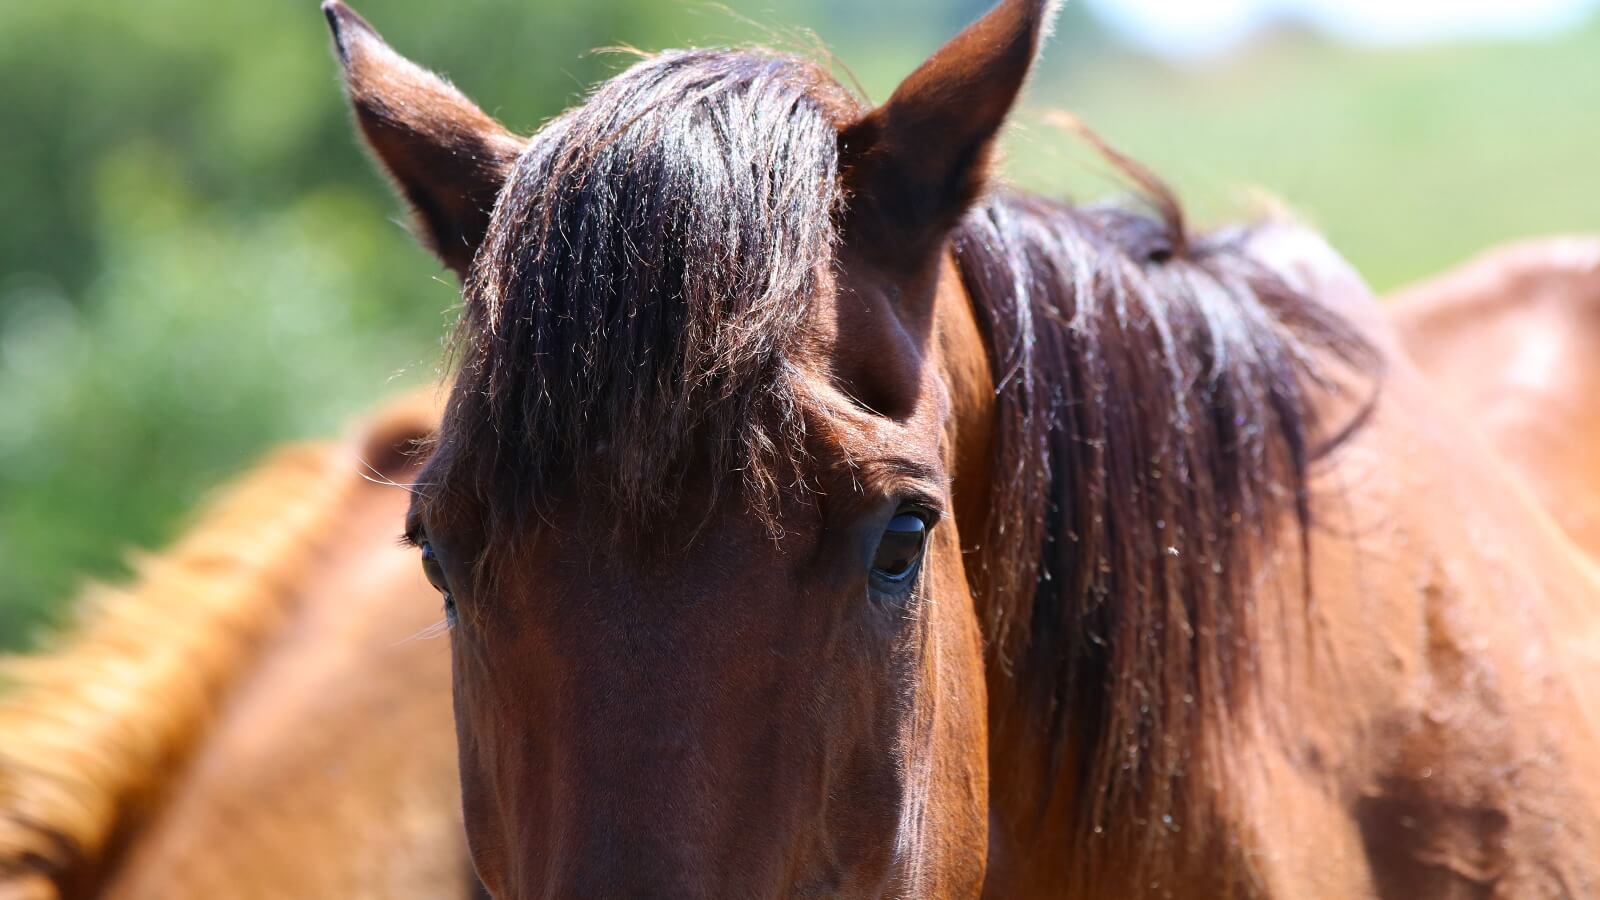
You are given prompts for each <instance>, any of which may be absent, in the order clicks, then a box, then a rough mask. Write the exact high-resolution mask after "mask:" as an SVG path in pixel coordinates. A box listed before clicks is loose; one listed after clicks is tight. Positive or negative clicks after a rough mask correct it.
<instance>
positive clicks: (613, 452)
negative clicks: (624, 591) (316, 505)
mask: <svg viewBox="0 0 1600 900" xmlns="http://www.w3.org/2000/svg"><path fill="white" fill-rule="evenodd" d="M855 109H856V101H855V100H854V99H853V98H852V97H851V96H850V95H849V94H847V93H846V92H845V91H844V89H843V88H841V87H839V86H838V85H837V82H835V81H834V80H833V79H832V78H831V77H830V76H829V75H827V73H825V72H824V71H822V70H821V69H820V68H819V67H818V66H817V65H815V64H813V63H810V62H807V61H803V60H800V59H796V58H791V57H787V56H782V55H776V54H772V53H768V52H758V51H728V50H722V51H711V50H705V51H672V52H667V53H662V54H660V55H658V56H654V57H650V58H647V59H645V60H643V61H642V62H640V63H638V64H636V65H634V66H633V67H631V68H629V69H628V70H627V71H625V72H623V73H622V74H620V75H618V76H617V77H615V78H613V79H612V80H610V81H608V82H606V83H605V84H604V85H603V86H601V87H600V88H599V89H598V90H597V91H596V93H595V94H594V96H593V97H592V98H591V99H590V100H589V102H587V103H586V104H584V105H582V106H580V107H578V108H576V109H574V110H571V111H569V112H568V113H567V114H565V115H563V116H562V117H560V118H558V119H556V120H555V121H553V122H552V123H550V124H549V125H547V126H546V127H545V128H544V129H542V130H541V131H540V133H539V134H538V135H537V136H536V137H535V138H534V139H533V140H532V142H531V143H530V145H529V147H528V148H527V150H525V151H524V152H523V154H522V156H521V158H520V159H519V161H518V163H517V166H516V170H515V172H514V174H513V175H512V177H511V179H510V181H509V183H508V184H507V185H506V187H505V189H504V190H503V192H502V194H501V198H500V201H499V204H498V206H497V208H496V210H495V213H494V215H493V218H492V221H491V224H490V228H489V233H488V236H487V239H486V241H485V244H484V246H483V248H482V250H481V251H480V252H479V254H478V257H477V259H476V262H475V264H474V266H473V269H472V272H471V276H470V278H469V280H468V284H467V288H466V315H465V318H464V320H463V323H462V325H463V327H462V329H461V332H460V334H461V345H460V346H459V348H458V351H457V352H458V353H459V355H460V357H461V371H460V375H459V380H458V382H457V387H456V389H455V392H454V394H453V397H452V400H451V408H450V411H449V413H448V414H447V421H446V427H445V429H444V431H443V445H442V447H441V451H442V452H441V456H442V458H443V462H444V463H445V465H444V466H443V471H439V472H436V474H439V475H440V476H441V477H442V478H443V479H445V480H449V476H450V469H451V468H452V467H453V466H454V465H460V464H462V463H463V462H466V460H463V459H461V458H459V457H457V456H456V454H455V447H454V446H453V445H466V444H470V445H471V447H472V448H473V449H472V453H473V459H472V460H471V464H472V465H473V467H474V472H473V473H472V474H473V476H474V477H471V478H466V479H462V480H463V481H464V482H467V483H475V484H477V485H479V486H481V487H487V488H491V489H492V496H493V497H494V498H495V502H494V503H491V504H489V508H490V509H491V512H492V511H494V510H495V509H497V508H499V507H508V506H509V507H513V508H515V509H521V510H528V509H533V508H536V507H537V506H538V505H539V504H540V503H541V502H543V501H544V500H545V499H547V497H548V495H549V494H550V493H551V492H553V491H555V490H559V489H560V488H561V487H563V486H564V485H567V484H569V483H570V482H571V481H572V480H573V479H575V478H576V477H577V476H578V475H579V472H580V470H581V472H582V474H583V477H584V478H585V486H586V487H587V488H589V489H591V490H592V491H597V492H598V496H597V497H596V499H604V500H608V501H609V502H610V503H611V504H612V506H613V507H614V509H615V511H616V512H618V513H627V512H648V511H650V510H653V509H659V508H661V507H664V506H667V505H669V504H671V503H672V502H674V501H675V500H676V499H677V498H678V497H679V495H680V493H681V491H682V489H683V486H684V483H685V479H686V478H687V477H688V474H689V471H690V468H691V466H692V465H696V466H698V465H703V464H704V462H705V460H706V459H707V456H709V458H710V459H709V461H710V465H709V466H707V467H705V469H704V471H705V473H706V474H707V475H708V476H709V478H710V480H711V483H712V489H713V492H715V491H716V490H717V488H718V486H719V485H720V482H721V480H722V476H723V475H724V474H726V473H739V476H740V480H741V482H742V487H743V488H745V489H746V490H747V491H748V493H749V495H750V496H751V497H753V498H755V499H756V500H758V501H761V500H764V499H771V498H773V497H775V495H776V492H777V477H778V476H777V475H776V472H775V466H776V465H777V464H779V463H780V462H781V461H782V460H783V459H784V458H786V457H787V455H788V451H789V448H790V447H792V446H795V445H796V444H797V443H798V441H797V430H798V429H799V427H800V425H799V421H798V416H797V415H795V413H794V404H793V399H792V393H791V391H790V388H789V382H788V380H787V379H788V373H787V370H786V368H785V351H786V350H787V349H788V348H789V346H790V345H791V344H792V342H793V341H794V340H795V339H796V337H797V335H798V333H799V330H800V329H801V327H802V326H803V324H804V323H806V322H807V321H808V320H809V318H810V314H811V309H812V300H813V298H814V297H816V296H817V295H818V293H819V291H821V290H822V288H823V287H824V284H825V282H826V280H827V279H829V278H831V275H832V273H831V269H830V266H831V264H832V261H833V248H834V242H835V233H834V212H835V207H836V205H837V204H838V202H839V187H838V127H839V125H840V123H841V122H842V121H843V119H844V117H845V116H846V115H847V114H849V113H851V112H852V111H854V110H855ZM463 437H466V438H470V439H469V440H462V438H463ZM591 495H593V494H591ZM505 498H516V500H517V501H518V502H516V503H509V502H507V500H506V499H505ZM618 518H619V521H624V520H626V519H627V518H629V517H627V516H619V517H618Z"/></svg>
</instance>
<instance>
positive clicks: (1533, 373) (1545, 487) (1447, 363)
mask: <svg viewBox="0 0 1600 900" xmlns="http://www.w3.org/2000/svg"><path fill="white" fill-rule="evenodd" d="M1391 309H1392V313H1393V315H1394V317H1395V324H1396V326H1397V327H1398V328H1399V330H1400V334H1401V336H1402V338H1403V339H1404V341H1405V344H1406V350H1407V352H1408V353H1409V354H1410V355H1411V357H1412V359H1414V360H1416V362H1417V364H1418V365H1419V366H1421V367H1422V369H1423V371H1425V372H1427V373H1429V375H1430V376H1432V377H1433V378H1434V380H1435V382H1436V383H1437V384H1438V386H1439V387H1440V388H1441V389H1443V390H1444V391H1445V392H1446V394H1447V395H1449V396H1450V398H1451V399H1452V400H1453V401H1454V402H1455V404H1456V405H1457V406H1458V408H1460V409H1462V410H1467V411H1470V412H1471V413H1472V414H1473V417H1474V418H1475V419H1476V420H1477V421H1478V422H1479V423H1480V425H1481V426H1482V427H1483V428H1484V430H1485V431H1487V432H1488V434H1489V435H1490V438H1491V442H1492V444H1493V446H1494V448H1495V451H1496V453H1497V455H1498V456H1499V457H1500V458H1501V459H1502V460H1504V461H1505V462H1506V463H1507V464H1509V465H1510V466H1511V467H1512V468H1513V469H1515V470H1517V472H1518V474H1519V475H1521V476H1523V477H1524V478H1525V479H1526V480H1527V481H1528V483H1529V486H1530V488H1531V489H1532V490H1533V493H1534V496H1535V497H1537V498H1538V499H1539V501H1540V503H1541V504H1542V505H1543V506H1544V508H1545V509H1547V510H1549V511H1550V514H1551V515H1552V516H1554V517H1555V519H1556V521H1557V522H1558V523H1559V524H1560V525H1561V527H1562V528H1563V530H1565V531H1566V532H1567V534H1568V535H1570V536H1571V537H1572V539H1573V540H1574V541H1576V542H1577V543H1578V545H1579V546H1580V547H1582V548H1583V549H1584V550H1585V551H1587V552H1588V553H1589V554H1590V555H1591V556H1595V557H1600V462H1597V459H1596V456H1595V452H1594V447H1595V446H1596V445H1597V442H1600V402H1596V397H1597V396H1600V240H1596V239H1594V238H1576V237H1573V238H1553V239H1546V240H1540V241H1529V242H1526V243H1520V244H1514V245H1511V246H1507V247H1500V248H1496V249H1494V250H1493V251H1490V252H1488V253H1486V254H1484V255H1483V256H1482V257H1481V258H1479V259H1477V260H1475V261H1473V262H1472V263H1471V264H1469V265H1467V266H1465V267H1463V268H1461V269H1459V270H1457V271H1455V272H1452V273H1450V274H1449V275H1447V276H1444V277H1441V278H1438V279H1433V280H1430V281H1428V282H1425V283H1423V284H1420V285H1416V286H1413V287H1411V288H1408V289H1406V290H1403V291H1401V292H1400V293H1398V294H1397V295H1396V296H1395V297H1394V298H1393V300H1392V301H1391Z"/></svg>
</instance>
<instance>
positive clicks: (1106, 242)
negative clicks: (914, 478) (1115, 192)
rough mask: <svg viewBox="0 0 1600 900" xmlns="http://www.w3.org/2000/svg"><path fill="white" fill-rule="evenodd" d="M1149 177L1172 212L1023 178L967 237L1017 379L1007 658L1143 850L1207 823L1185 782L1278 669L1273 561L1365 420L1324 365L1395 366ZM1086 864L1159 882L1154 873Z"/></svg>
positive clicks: (1101, 821) (1008, 431)
mask: <svg viewBox="0 0 1600 900" xmlns="http://www.w3.org/2000/svg"><path fill="white" fill-rule="evenodd" d="M1130 174H1132V175H1133V176H1134V177H1135V179H1136V180H1137V181H1139V182H1140V183H1141V185H1142V186H1143V187H1144V188H1145V189H1146V190H1147V191H1154V192H1157V196H1154V197H1152V198H1151V205H1152V206H1154V207H1155V208H1157V209H1159V210H1161V211H1162V213H1163V214H1162V215H1160V216H1153V215H1146V214H1143V213H1140V212H1136V211H1129V210H1127V209H1120V208H1112V207H1101V208H1087V209H1079V208H1074V207H1071V206H1068V205H1066V204H1063V203H1058V202H1054V201H1050V200H1045V199H1041V198H1037V197H1028V196H1016V195H1004V196H997V197H994V198H991V199H989V200H988V201H987V202H985V203H983V204H981V205H980V206H979V207H978V208H977V209H975V210H974V211H973V212H972V213H971V214H970V215H968V216H967V218H966V219H965V220H964V221H963V223H962V225H961V226H960V228H959V229H958V231H957V233H956V235H955V237H954V248H955V252H956V256H957V261H958V268H959V269H960V272H961V274H962V277H963V279H964V281H965V286H966V288H967V290H968V292H969V294H970V295H971V297H972V298H973V301H974V307H975V309H976V311H977V313H978V315H979V318H980V321H981V324H982V325H983V327H984V329H985V331H986V333H987V337H988V340H989V343H990V352H991V358H992V360H993V365H994V377H995V381H996V384H997V386H998V397H997V403H998V420H997V432H996V433H997V444H998V449H997V458H996V461H995V463H996V464H995V469H994V478H995V480H994V481H993V482H992V485H991V490H992V491H993V502H992V503H991V506H990V508H991V509H992V510H994V515H993V517H992V518H993V520H992V521H991V522H989V523H987V524H988V528H987V534H988V538H987V541H986V546H987V548H988V552H987V553H986V554H985V557H986V562H987V565H988V566H989V578H990V581H991V583H992V584H993V585H994V594H993V597H992V598H991V599H992V603H991V604H990V605H989V607H988V608H987V609H986V610H985V612H986V613H987V621H986V622H985V626H986V628H987V632H988V635H989V640H990V652H991V653H998V654H1001V660H1000V664H1001V665H1003V666H1004V667H1005V668H1006V669H1007V670H1008V671H1010V672H1011V673H1012V675H1013V678H1014V679H1015V681H1016V683H1017V684H1018V685H1019V689H1020V690H1021V691H1023V692H1024V693H1025V694H1026V695H1027V698H1026V699H1027V701H1028V703H1027V706H1026V708H1027V709H1028V710H1029V711H1030V713H1031V715H1032V716H1033V720H1032V722H1031V724H1030V729H1031V732H1032V733H1033V734H1035V735H1036V736H1038V737H1039V739H1040V740H1039V746H1040V747H1041V748H1042V749H1043V750H1044V752H1046V753H1047V754H1049V759H1048V761H1047V763H1046V764H1047V765H1048V766H1049V767H1050V768H1051V770H1053V771H1056V772H1057V777H1056V778H1054V779H1053V783H1056V784H1060V783H1061V782H1062V779H1061V777H1060V776H1062V775H1068V774H1069V773H1067V772H1064V771H1060V766H1061V765H1063V764H1065V762H1066V757H1065V755H1064V754H1065V751H1066V749H1067V747H1068V745H1069V744H1070V746H1071V748H1072V750H1073V760H1072V764H1073V765H1075V766H1076V768H1077V771H1075V772H1073V773H1070V774H1072V775H1075V776H1076V778H1075V779H1074V782H1073V783H1075V784H1078V785H1081V786H1083V787H1084V788H1085V792H1084V794H1083V795H1082V796H1078V797H1076V798H1074V800H1075V802H1076V803H1077V804H1078V807H1077V808H1078V815H1079V837H1080V841H1082V842H1083V843H1080V847H1088V846H1090V845H1091V844H1092V842H1093V841H1094V840H1099V841H1100V842H1101V843H1102V844H1105V843H1107V842H1117V841H1122V842H1124V843H1134V844H1135V845H1136V846H1121V847H1117V849H1119V850H1121V851H1125V852H1120V853H1116V854H1115V857H1116V858H1118V859H1120V860H1123V861H1126V860H1129V859H1134V860H1162V859H1171V858H1172V857H1174V856H1176V855H1177V854H1174V853H1172V852H1171V851H1170V849H1169V850H1168V851H1167V852H1164V853H1157V852H1154V848H1155V847H1157V846H1160V845H1161V843H1162V842H1163V841H1171V840H1175V839H1176V840H1190V837H1189V836H1188V835H1185V836H1184V837H1183V838H1181V839H1179V838H1175V837H1174V834H1175V833H1176V832H1177V830H1178V829H1180V828H1182V827H1183V826H1184V825H1191V826H1193V825H1198V824H1200V823H1199V822H1196V821H1195V818H1194V817H1195V816H1197V815H1201V814H1202V813H1201V812H1200V810H1199V809H1198V808H1197V807H1199V806H1200V805H1201V804H1199V803H1198V802H1195V801H1196V799H1197V798H1195V797H1194V796H1193V790H1194V788H1193V783H1194V781H1195V779H1189V780H1188V781H1187V782H1185V780H1184V776H1185V773H1186V772H1191V771H1194V770H1196V769H1199V768H1200V767H1202V766H1208V765H1214V764H1217V763H1218V762H1219V761H1218V760H1216V759H1215V754H1214V753H1208V747H1207V746H1206V744H1205V735H1206V734H1207V733H1209V729H1211V728H1212V726H1216V725H1218V724H1219V723H1224V722H1226V721H1227V719H1228V718H1229V714H1230V711H1231V710H1236V709H1237V708H1238V707H1237V704H1238V703H1239V702H1240V701H1241V700H1242V699H1243V693H1244V691H1245V690H1246V689H1247V688H1248V687H1249V686H1251V685H1252V684H1254V682H1255V679H1253V678H1252V677H1251V676H1252V674H1253V673H1252V672H1251V671H1250V670H1249V669H1250V664H1251V662H1252V653H1251V645H1252V642H1253V640H1254V636H1255V632H1254V630H1253V626H1254V624H1255V623H1253V622H1252V621H1251V615H1252V603H1251V602H1250V600H1249V598H1250V597H1251V596H1252V593H1253V592H1254V591H1256V590H1259V586H1258V585H1257V584H1256V583H1255V581H1256V576H1257V574H1258V573H1259V572H1260V570H1261V564H1262V563H1263V562H1264V561H1263V560H1262V559H1261V557H1262V555H1264V554H1266V553H1269V552H1271V550H1272V548H1274V547H1275V546H1277V545H1278V544H1279V540H1278V538H1279V537H1280V536H1282V535H1280V532H1281V531H1282V529H1284V528H1298V531H1299V533H1298V535H1297V537H1298V540H1299V542H1300V547H1301V549H1302V551H1305V550H1306V549H1307V548H1308V529H1309V528H1310V526H1311V507H1310V498H1309V495H1308V486H1307V480H1308V475H1309V470H1310V467H1311V465H1312V463H1313V461H1314V460H1315V459H1316V458H1317V457H1318V456H1319V455H1320V454H1322V453H1324V452H1325V451H1326V450H1327V449H1329V448H1331V447H1332V446H1333V445H1335V444H1336V443H1338V442H1339V441H1340V440H1342V436H1343V435H1344V434H1347V433H1348V429H1349V428H1353V427H1354V425H1353V424H1352V423H1350V422H1346V423H1343V427H1341V428H1339V429H1329V428H1325V427H1323V425H1322V423H1320V422H1319V421H1318V417H1317V415H1316V407H1315V405H1314V402H1313V401H1314V398H1313V397H1312V393H1313V392H1314V391H1316V390H1318V389H1319V387H1320V386H1324V385H1326V384H1327V382H1324V381H1323V379H1322V378H1321V377H1320V376H1319V374H1318V371H1319V363H1323V364H1325V363H1328V362H1330V361H1337V360H1341V359H1342V360H1346V361H1349V362H1350V363H1352V364H1354V365H1355V366H1357V367H1372V366H1375V365H1376V359H1377V358H1376V354H1374V353H1372V352H1371V351H1370V350H1369V349H1368V348H1367V345H1366V344H1365V343H1364V342H1363V341H1362V339H1361V338H1360V337H1359V336H1358V335H1357V333H1356V332H1355V331H1354V330H1353V328H1352V327H1351V326H1350V325H1348V324H1346V323H1345V322H1344V320H1343V319H1341V318H1339V317H1338V316H1336V315H1335V314H1334V313H1332V312H1331V311H1329V310H1327V309H1326V308H1324V307H1321V306H1319V305H1317V304H1316V303H1315V302H1313V301H1312V300H1311V299H1310V298H1307V297H1304V296H1302V295H1301V294H1300V293H1299V292H1297V291H1296V290H1294V289H1292V288H1291V287H1290V286H1289V285H1288V284H1286V283H1285V282H1284V281H1283V280H1282V279H1281V278H1279V277H1277V276H1275V275H1274V274H1273V273H1272V272H1270V271H1269V270H1268V269H1267V268H1266V267H1265V266H1264V265H1263V264H1262V263H1260V262H1257V261H1255V260H1254V259H1253V258H1252V257H1251V256H1250V255H1249V254H1248V252H1247V250H1246V247H1245V240H1246V238H1248V236H1249V234H1248V232H1247V231H1233V232H1229V233H1224V234H1220V235H1216V236H1212V237H1203V238H1191V237H1189V236H1187V235H1185V234H1184V233H1183V230H1182V229H1183V225H1182V218H1181V214H1179V213H1178V212H1177V210H1178V209H1179V207H1178V206H1177V204H1176V202H1175V201H1174V200H1173V199H1172V198H1171V195H1170V194H1169V193H1167V192H1166V189H1165V187H1164V186H1162V185H1161V184H1160V182H1158V181H1155V180H1154V179H1153V177H1152V176H1150V175H1149V173H1146V172H1143V171H1142V170H1136V171H1134V172H1132V173H1130ZM1369 402H1370V401H1369ZM1288 536H1291V537H1294V535H1288ZM1307 584H1308V585H1309V582H1307ZM1213 771H1214V770H1213ZM1197 774H1198V773H1197ZM1202 780H1203V779H1202ZM1186 785H1187V786H1188V787H1189V790H1188V791H1187V792H1186V791H1185V790H1184V788H1185V786H1186ZM1039 802H1040V808H1041V809H1043V808H1044V806H1045V805H1046V804H1048V803H1049V802H1050V798H1049V797H1041V798H1039ZM1190 846H1192V845H1190ZM1097 856H1099V857H1101V858H1103V857H1104V854H1097ZM1079 875H1080V876H1081V877H1083V878H1085V879H1091V880H1094V881H1095V882H1097V883H1099V884H1101V885H1102V887H1103V886H1104V885H1105V884H1106V883H1107V879H1116V881H1114V882H1111V883H1124V882H1123V879H1127V881H1126V883H1127V884H1128V885H1129V886H1130V890H1131V889H1133V886H1134V885H1137V886H1138V891H1137V892H1139V893H1142V892H1143V891H1144V889H1145V888H1146V887H1148V885H1149V882H1150V880H1151V876H1152V873H1149V872H1138V871H1117V872H1106V871H1097V872H1090V871H1088V860H1087V859H1085V860H1084V871H1081V872H1080V873H1079Z"/></svg>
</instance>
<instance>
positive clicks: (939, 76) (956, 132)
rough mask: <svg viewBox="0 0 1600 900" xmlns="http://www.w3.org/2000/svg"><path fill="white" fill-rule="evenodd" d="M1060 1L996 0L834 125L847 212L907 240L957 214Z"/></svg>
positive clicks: (976, 188) (937, 229)
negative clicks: (882, 96) (881, 98)
mask: <svg viewBox="0 0 1600 900" xmlns="http://www.w3.org/2000/svg"><path fill="white" fill-rule="evenodd" d="M1060 5H1061V0H1002V2H1001V3H1000V5H998V6H996V7H995V8H994V9H992V10H990V11H989V13H988V14H987V15H985V16H984V17H983V18H982V19H979V20H978V21H977V22H975V23H973V24H972V25H970V26H968V27H967V30H965V31H963V32H962V33H961V34H959V35H957V36H956V37H955V39H954V40H952V41H950V43H948V44H946V45H944V46H943V47H941V48H940V49H939V50H938V52H936V53H934V54H933V56H931V57H929V58H928V60H927V61H926V62H924V63H923V64H922V66H921V67H920V68H918V69H917V70H916V71H915V72H914V73H912V74H911V77H909V78H907V79H906V80H905V81H904V82H902V83H901V84H900V86H899V87H898V88H897V89H895V92H894V95H893V96H891V97H890V98H889V101H888V102H887V103H885V104H884V105H882V106H880V107H878V108H877V109H874V110H872V111H871V112H869V113H867V114H866V115H865V116H863V117H862V118H861V119H860V120H859V121H857V122H855V123H854V124H852V125H850V126H848V127H846V128H845V129H844V130H843V131H842V132H841V133H840V153H841V165H842V167H843V170H844V178H845V186H846V188H847V189H848V190H849V192H850V196H851V198H852V200H851V214H852V217H854V218H868V219H871V220H874V224H877V225H882V226H886V227H888V228H891V229H894V230H895V231H896V234H895V236H896V237H897V238H899V241H897V243H900V244H901V245H902V246H903V245H904V242H905V241H907V240H909V241H910V242H911V245H912V246H913V247H917V246H920V245H921V244H922V241H923V240H926V239H930V238H937V237H940V236H942V235H943V234H944V232H945V231H946V230H947V229H948V228H950V227H951V226H953V225H954V224H955V222H956V220H957V219H959V218H960V217H961V214H962V213H964V212H965V211H966V209H967V207H968V206H969V205H970V204H971V203H972V201H973V200H974V199H976V197H977V196H978V194H979V192H980V191H982V189H983V186H984V179H985V176H986V175H987V167H988V162H989V156H990V152H991V149H992V147H993V145H994V140H995V136H996V135H997V134H998V133H999V131H1000V126H1001V125H1003V124H1004V123H1005V120H1006V116H1007V114H1008V113H1010V111H1011V107H1012V106H1013V104H1014V103H1015V102H1016V99H1017V95H1018V94H1019V93H1020V92H1021V90H1022V85H1023V83H1024V82H1025V81H1026V80H1027V77H1028V72H1029V70H1030V69H1032V67H1033V60H1034V57H1036V56H1037V55H1038V53H1039V47H1040V45H1041V44H1042V43H1043V42H1044V39H1045V37H1046V35H1047V34H1048V33H1049V30H1050V25H1051V23H1052V21H1053V20H1054V18H1055V13H1056V11H1057V9H1059V8H1060ZM919 239H920V240H919Z"/></svg>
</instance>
